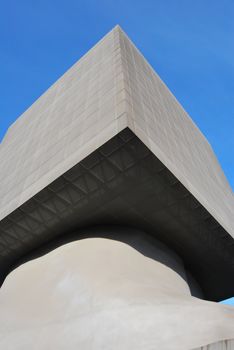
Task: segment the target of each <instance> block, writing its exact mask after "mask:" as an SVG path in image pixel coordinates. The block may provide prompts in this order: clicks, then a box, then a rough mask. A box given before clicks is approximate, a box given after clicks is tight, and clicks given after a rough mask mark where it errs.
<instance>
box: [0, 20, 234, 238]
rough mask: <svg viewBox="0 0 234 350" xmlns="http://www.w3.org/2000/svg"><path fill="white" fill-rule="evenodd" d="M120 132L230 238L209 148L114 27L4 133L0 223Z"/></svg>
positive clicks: (222, 186)
mask: <svg viewBox="0 0 234 350" xmlns="http://www.w3.org/2000/svg"><path fill="white" fill-rule="evenodd" d="M201 83H202V82H201ZM127 126H128V127H130V128H131V129H132V131H133V132H134V133H135V134H136V135H137V136H138V137H139V138H140V139H141V140H142V141H143V142H144V143H145V144H146V145H147V146H148V147H149V148H150V149H151V150H152V152H153V153H154V154H155V155H156V156H157V157H158V158H159V159H160V160H161V161H162V162H163V163H164V164H165V165H166V166H167V167H168V168H169V170H171V171H172V172H173V173H174V174H175V175H176V177H177V178H178V179H179V180H180V181H181V182H182V183H183V184H184V185H185V186H186V187H187V188H188V189H189V190H190V191H191V192H192V193H193V195H194V196H195V197H196V198H197V199H198V200H199V201H200V202H201V204H202V205H204V206H205V208H206V209H208V211H209V212H210V213H211V214H212V215H213V216H214V217H215V219H216V220H217V221H219V222H220V224H221V225H222V226H223V227H224V228H225V229H226V230H227V231H228V232H229V233H230V234H232V235H233V234H234V231H233V230H234V223H233V217H234V215H233V207H234V205H233V203H234V199H233V198H234V197H233V194H232V191H231V188H230V186H229V185H228V183H227V180H226V178H225V176H224V174H223V172H222V170H221V168H220V166H219V164H218V162H217V159H216V157H215V155H214V153H213V151H212V149H211V147H210V145H209V143H208V142H207V140H206V139H205V138H204V136H203V135H202V134H201V132H200V131H199V130H198V128H197V127H196V126H195V125H194V123H193V122H192V120H191V119H190V118H189V116H188V115H187V114H186V112H185V111H184V110H183V108H182V107H181V106H180V105H179V104H178V102H177V101H176V99H175V98H174V97H173V95H172V94H171V93H170V91H169V90H168V89H167V87H166V86H165V85H164V84H163V82H162V81H161V80H160V78H159V77H158V76H157V75H156V74H155V72H154V71H153V69H152V68H151V67H150V66H149V64H148V63H147V62H146V61H145V59H144V58H143V56H142V55H141V54H140V53H139V52H138V50H137V49H136V48H135V47H134V45H133V44H132V43H131V42H130V40H129V39H128V38H127V36H126V35H125V34H124V33H123V32H122V31H121V29H120V28H119V27H116V28H114V30H113V31H111V32H110V33H109V34H108V35H107V36H105V37H104V38H103V39H102V40H101V41H100V42H99V43H98V44H97V45H96V46H95V47H94V48H92V50H90V51H89V52H88V53H87V54H86V55H85V56H84V57H83V58H82V59H81V60H79V61H78V62H77V63H76V64H75V65H74V66H73V67H72V68H71V69H70V70H68V71H67V72H66V73H65V74H64V75H63V76H62V77H61V78H60V79H59V80H58V81H57V82H56V83H55V84H54V85H53V86H52V87H51V88H50V89H49V90H48V91H47V92H46V93H45V94H43V95H42V96H41V97H40V98H39V99H38V100H37V101H36V102H35V103H34V104H33V105H32V106H31V107H30V108H29V109H28V110H27V111H26V112H25V113H24V114H23V115H22V116H21V117H20V118H19V119H18V120H17V121H16V122H15V123H14V124H13V125H12V126H11V127H10V129H9V131H8V133H7V135H6V137H5V138H4V140H3V142H2V144H1V147H0V159H1V166H2V171H1V175H0V181H1V185H2V186H1V190H0V218H3V217H5V216H6V215H8V214H9V213H10V212H12V211H13V210H14V209H16V208H17V207H19V206H20V205H21V204H22V203H24V202H25V201H26V200H28V199H29V198H31V197H32V196H33V195H35V194H36V193H37V192H38V191H40V190H41V189H42V188H44V187H45V186H47V185H48V184H49V183H51V182H52V181H53V180H55V179H56V178H57V177H58V176H60V175H61V174H63V173H64V172H65V171H67V170H68V169H70V168H71V167H72V166H73V165H75V164H77V163H78V162H79V161H80V160H81V159H83V158H84V157H85V156H87V155H88V154H90V153H91V152H92V151H94V150H95V149H97V148H98V147H99V146H101V145H102V144H103V143H105V142H106V141H107V140H109V139H111V138H112V137H113V136H114V135H115V134H117V133H118V132H119V131H120V130H122V129H124V128H125V127H127Z"/></svg>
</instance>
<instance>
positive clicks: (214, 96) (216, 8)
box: [0, 0, 234, 304]
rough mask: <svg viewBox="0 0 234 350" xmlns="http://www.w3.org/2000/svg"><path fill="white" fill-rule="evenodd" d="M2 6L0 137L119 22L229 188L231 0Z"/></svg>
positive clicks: (69, 0)
mask: <svg viewBox="0 0 234 350" xmlns="http://www.w3.org/2000/svg"><path fill="white" fill-rule="evenodd" d="M0 5H1V6H0V9H1V11H0V140H1V139H2V137H3V136H4V133H5V132H6V130H7V128H8V126H9V125H10V124H11V123H12V122H13V121H14V120H15V119H16V118H17V117H18V116H19V115H20V114H21V113H22V112H23V111H24V110H25V109H26V108H28V107H29V106H30V105H31V104H32V103H33V102H34V101H35V99H37V98H38V97H39V96H40V95H41V94H42V93H43V92H44V91H45V90H46V89H47V88H48V87H49V86H50V85H51V84H52V83H54V82H55V81H56V80H57V79H58V78H59V77H60V76H61V75H62V74H63V73H64V72H65V71H66V70H67V69H68V68H69V67H70V66H71V65H72V64H73V63H75V62H76V61H77V60H78V59H79V58H80V57H81V56H82V55H83V54H84V53H86V51H87V50H88V49H90V48H91V47H92V46H93V45H94V44H95V43H96V42H97V41H98V40H99V39H101V38H102V36H104V35H105V34H106V33H107V32H108V31H109V30H111V29H112V28H113V27H114V26H115V25H116V24H119V25H120V26H121V27H122V28H123V30H124V31H126V33H127V34H128V35H129V36H130V38H131V39H132V40H133V42H134V43H135V44H136V46H137V47H138V48H139V49H140V50H141V52H142V53H143V55H144V56H145V57H146V59H147V60H148V61H149V62H150V64H151V65H152V66H153V67H154V68H155V70H156V71H157V73H158V74H159V75H160V76H161V78H162V79H163V80H164V82H165V83H166V84H167V85H168V87H169V88H170V90H171V91H172V92H173V94H174V95H175V96H176V98H177V99H178V100H179V101H180V103H181V104H182V105H183V107H184V108H185V109H186V111H187V112H188V113H189V114H190V116H191V117H192V119H193V120H194V121H195V123H196V124H197V125H198V127H199V128H200V129H201V130H202V132H203V133H204V134H205V135H206V137H207V139H208V140H209V142H210V143H211V145H212V146H213V148H214V151H215V153H216V155H217V157H218V159H219V162H220V163H221V166H222V168H223V169H224V172H225V174H226V176H227V178H228V180H229V182H230V184H231V186H232V188H234V156H233V153H234V59H233V57H234V1H233V0H141V1H139V0H115V1H114V0H83V1H79V0H57V1H56V0H37V1H33V0H28V1H27V0H20V1H19V0H0ZM232 277H233V278H234V276H232ZM232 277H230V278H232ZM233 304H234V301H233Z"/></svg>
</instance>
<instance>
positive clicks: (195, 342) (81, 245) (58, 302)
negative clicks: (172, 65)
mask: <svg viewBox="0 0 234 350" xmlns="http://www.w3.org/2000/svg"><path fill="white" fill-rule="evenodd" d="M156 249H157V248H155V252H156V254H157V250H156ZM160 249H161V248H160ZM166 254H168V252H166ZM172 259H174V258H173V256H171V255H170V261H172ZM175 266H177V269H178V266H179V265H178V260H177V259H176V260H175ZM182 269H183V265H181V266H180V270H181V271H182ZM0 310H1V313H0V349H4V350H52V349H59V350H65V349H69V350H70V349H72V350H73V349H74V350H75V349H76V350H77V349H82V350H90V349H93V350H104V349H107V350H110V349H113V350H117V349H118V350H129V349H136V350H140V349H141V350H143V349H144V350H149V349H152V350H155V349H160V350H170V349H175V350H177V349H178V350H188V349H193V348H197V347H199V346H202V345H206V344H210V343H215V342H218V341H220V340H224V339H231V338H234V308H232V307H230V306H225V305H221V304H216V303H212V302H207V301H202V300H200V299H197V298H194V297H191V295H190V290H189V287H188V285H187V283H186V281H185V279H184V278H182V277H180V275H178V274H177V273H176V272H175V271H174V270H172V269H171V268H169V267H167V266H165V265H163V264H161V263H159V262H158V261H155V260H153V259H150V258H147V257H146V256H144V255H142V254H141V253H139V252H138V251H137V250H135V249H133V248H132V247H130V246H128V245H126V244H124V243H121V242H118V241H114V240H108V239H103V238H90V239H84V240H81V241H76V242H73V243H69V244H67V245H64V246H62V247H59V248H58V249H56V250H54V251H52V252H50V253H49V254H47V255H45V256H43V257H41V258H38V259H36V260H33V261H31V262H28V263H26V264H24V265H22V266H20V267H19V268H17V269H16V270H15V271H13V272H12V273H11V274H10V275H9V276H8V277H7V279H6V281H5V282H4V284H3V286H2V288H1V289H0ZM215 349H216V348H215ZM217 349H222V348H217ZM228 349H230V350H231V347H229V348H228Z"/></svg>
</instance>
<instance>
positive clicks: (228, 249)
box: [0, 128, 234, 300]
mask: <svg viewBox="0 0 234 350" xmlns="http://www.w3.org/2000/svg"><path fill="white" fill-rule="evenodd" d="M103 224H112V225H113V224H115V225H127V226H132V227H137V228H141V229H142V230H143V231H145V232H147V233H150V234H152V235H154V236H156V237H157V238H159V239H160V240H161V241H162V242H164V243H166V244H167V245H168V246H169V247H171V248H172V249H174V250H175V251H176V252H177V253H178V254H179V255H180V256H181V257H182V259H183V261H184V263H185V267H186V268H187V269H188V270H190V271H191V273H192V274H193V276H194V277H195V278H196V280H197V281H198V283H199V284H200V286H201V288H202V290H203V292H204V294H205V297H206V298H207V299H210V300H221V299H224V298H227V297H229V296H231V295H233V294H234V280H233V279H231V278H230V276H232V275H233V274H234V244H233V239H232V237H231V236H230V235H229V234H228V233H227V232H226V231H225V230H224V228H223V227H222V226H221V225H220V224H219V223H218V222H217V221H216V220H215V219H214V218H213V217H212V215H211V214H210V213H209V212H208V211H207V210H206V209H205V208H204V207H203V206H202V205H201V204H200V203H199V202H198V201H197V200H196V198H195V197H194V196H193V195H192V194H191V193H190V192H189V191H188V190H187V189H186V188H185V187H184V186H183V185H182V184H181V182H180V181H179V180H178V179H177V178H176V177H175V176H174V175H173V174H172V173H171V172H170V171H169V170H168V169H167V168H166V167H165V165H163V164H162V162H161V161H159V159H158V158H157V157H156V156H155V155H154V154H153V153H152V152H151V151H150V150H149V149H148V148H147V147H146V146H145V145H144V144H143V143H142V142H141V141H140V140H139V138H138V137H136V136H135V135H134V133H133V132H131V131H130V130H129V129H128V128H127V129H125V130H123V131H122V132H120V133H119V134H118V135H116V136H115V137H113V138H112V139H111V140H109V141H108V142H106V143H105V144H104V145H103V146H101V147H99V148H98V149H97V150H96V151H94V152H92V154H90V155H89V156H88V157H86V158H85V159H84V160H83V161H81V162H79V163H78V164H77V165H76V166H74V167H73V168H72V169H70V170H69V171H67V172H65V173H64V174H63V175H62V176H60V177H59V178H58V179H56V180H55V181H53V182H52V183H51V184H50V185H49V186H46V187H45V188H44V189H43V190H42V191H40V192H39V193H38V194H36V195H35V196H33V197H32V198H31V199H30V200H28V201H27V202H26V203H24V204H23V205H21V206H20V207H19V208H18V209H17V210H15V211H14V212H13V213H11V214H10V215H8V217H6V218H5V219H4V220H2V222H1V225H0V229H1V247H2V250H1V255H0V261H1V277H2V278H4V276H5V275H6V273H7V272H8V270H9V269H11V268H13V267H14V265H17V264H19V263H20V261H21V260H22V261H24V260H25V257H27V254H31V253H32V252H36V250H37V249H39V248H40V247H41V246H43V245H45V244H47V243H49V242H50V241H54V240H56V239H58V240H59V239H61V236H63V235H68V234H70V233H72V232H74V231H79V230H80V231H81V232H82V228H84V229H85V228H87V227H90V226H93V225H95V226H96V225H103ZM77 239H79V236H77Z"/></svg>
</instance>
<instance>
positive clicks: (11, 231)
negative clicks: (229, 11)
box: [0, 26, 234, 350]
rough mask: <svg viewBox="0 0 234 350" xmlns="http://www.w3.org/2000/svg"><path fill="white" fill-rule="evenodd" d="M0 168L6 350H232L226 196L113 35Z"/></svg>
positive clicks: (207, 155) (183, 116)
mask: <svg viewBox="0 0 234 350" xmlns="http://www.w3.org/2000/svg"><path fill="white" fill-rule="evenodd" d="M0 159H1V165H2V168H1V173H0V177H1V188H0V219H1V222H0V262H1V265H0V276H1V281H2V283H3V284H2V287H1V289H0V310H1V313H0V335H1V337H0V348H2V349H9V350H10V349H14V350H15V349H17V350H18V349H24V350H28V349H35V350H39V349H54V348H56V349H77V348H81V349H116V350H117V349H118V350H120V349H121V350H123V349H124V350H125V349H130V348H131V347H133V348H134V349H147V350H148V349H160V350H163V349H165V350H170V349H178V350H183V349H184V350H188V349H214V350H215V349H228V350H231V349H234V341H233V340H232V339H234V308H232V307H228V306H224V305H220V304H217V303H214V302H213V301H220V300H222V299H225V298H228V297H231V296H233V295H234V278H232V276H234V219H233V217H234V215H233V214H234V211H233V208H234V197H233V193H232V190H231V188H230V186H229V184H228V182H227V180H226V178H225V176H224V174H223V172H222V169H221V168H220V166H219V164H218V161H217V159H216V157H215V155H214V153H213V151H212V148H211V146H210V145H209V143H208V141H207V140H206V139H205V137H204V136H203V135H202V133H201V132H200V131H199V129H198V128H197V127H196V125H195V124H194V123H193V121H192V120H191V119H190V117H189V116H188V115H187V113H186V112H185V111H184V110H183V108H182V107H181V106H180V105H179V103H178V102H177V101H176V99H175V98H174V96H173V95H172V94H171V93H170V91H169V90H168V88H167V87H166V86H165V84H164V83H163V82H162V81H161V80H160V78H159V77H158V76H157V74H156V73H155V72H154V71H153V69H152V68H151V67H150V65H149V64H148V63H147V62H146V60H145V59H144V57H143V56H142V55H141V54H140V53H139V51H138V50H137V49H136V47H135V46H134V45H133V44H132V43H131V41H130V40H129V38H128V37H127V36H126V34H125V33H123V31H122V30H121V29H120V28H119V27H118V26H117V27H115V28H114V29H113V30H112V31H111V32H110V33H109V34H107V35H106V36H105V37H104V38H103V39H102V40H101V41H100V42H99V43H98V44H97V45H96V46H95V47H93V48H92V49H91V50H90V51H89V52H88V53H87V54H86V55H85V56H83V57H82V58H81V59H80V60H79V61H78V62H77V63H76V64H75V65H74V66H73V67H71V69H69V70H68V71H67V72H66V73H65V74H64V75H63V76H62V77H61V78H60V79H59V80H58V81H57V82H56V83H55V84H54V85H53V86H51V87H50V88H49V90H48V91H46V92H45V93H44V94H43V95H42V96H41V97H40V98H39V99H38V100H37V101H36V102H35V103H34V104H33V105H32V106H31V107H30V108H29V109H28V110H27V111H26V112H25V113H23V115H22V116H20V118H19V119H18V120H17V121H16V122H15V123H14V124H13V125H12V126H11V127H10V128H9V130H8V132H7V134H6V136H5V138H4V140H3V142H2V144H1V146H0ZM207 346H209V347H207Z"/></svg>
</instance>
